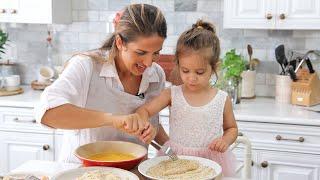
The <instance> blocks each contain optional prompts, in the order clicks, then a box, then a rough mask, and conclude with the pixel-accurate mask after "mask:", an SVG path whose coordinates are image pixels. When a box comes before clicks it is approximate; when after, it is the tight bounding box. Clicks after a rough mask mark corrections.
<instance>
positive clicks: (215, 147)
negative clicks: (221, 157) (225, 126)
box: [209, 137, 229, 153]
mask: <svg viewBox="0 0 320 180" xmlns="http://www.w3.org/2000/svg"><path fill="white" fill-rule="evenodd" d="M228 147H229V144H228V143H227V142H226V141H225V140H224V139H223V138H222V137H220V138H216V139H214V140H213V141H212V142H211V144H210V145H209V149H210V150H212V151H218V152H221V153H224V152H226V150H227V149H228Z"/></svg>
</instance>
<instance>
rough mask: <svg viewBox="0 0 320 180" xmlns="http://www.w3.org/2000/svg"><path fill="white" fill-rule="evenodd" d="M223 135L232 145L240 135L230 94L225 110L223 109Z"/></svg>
mask: <svg viewBox="0 0 320 180" xmlns="http://www.w3.org/2000/svg"><path fill="white" fill-rule="evenodd" d="M223 130H224V133H223V136H222V139H223V140H225V141H226V143H227V144H228V145H229V146H230V145H231V144H232V143H233V142H234V141H235V140H236V139H237V136H238V127H237V123H236V120H235V118H234V114H233V109H232V102H231V100H230V98H229V96H228V97H227V99H226V103H225V107H224V111H223Z"/></svg>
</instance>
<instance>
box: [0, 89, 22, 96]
mask: <svg viewBox="0 0 320 180" xmlns="http://www.w3.org/2000/svg"><path fill="white" fill-rule="evenodd" d="M23 92H24V91H23V89H22V88H19V89H17V90H15V91H7V90H5V89H0V96H12V95H16V94H21V93H23Z"/></svg>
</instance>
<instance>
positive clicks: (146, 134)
mask: <svg viewBox="0 0 320 180" xmlns="http://www.w3.org/2000/svg"><path fill="white" fill-rule="evenodd" d="M156 134H157V130H156V129H155V128H154V127H153V126H152V125H151V124H149V126H148V127H147V128H146V129H145V130H144V131H142V134H141V135H140V136H139V139H140V140H141V141H142V142H144V143H145V144H150V143H151V141H152V140H153V139H154V138H155V137H156Z"/></svg>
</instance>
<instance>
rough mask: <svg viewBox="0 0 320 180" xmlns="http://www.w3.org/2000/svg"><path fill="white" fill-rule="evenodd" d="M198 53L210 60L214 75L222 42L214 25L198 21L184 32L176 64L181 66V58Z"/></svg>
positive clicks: (180, 40)
mask: <svg viewBox="0 0 320 180" xmlns="http://www.w3.org/2000/svg"><path fill="white" fill-rule="evenodd" d="M190 51H197V52H199V53H201V55H203V58H204V59H206V60H208V62H209V64H210V65H211V68H212V70H213V72H214V73H216V68H217V64H218V62H219V56H220V42H219V38H218V37H217V35H216V30H215V27H214V26H213V24H211V23H209V22H205V21H202V20H198V21H197V22H196V23H195V24H193V25H192V27H191V28H190V29H188V30H186V31H185V32H183V33H182V34H181V35H180V37H179V39H178V42H177V49H176V53H175V61H176V64H177V65H179V57H181V56H182V55H186V54H187V53H190Z"/></svg>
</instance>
